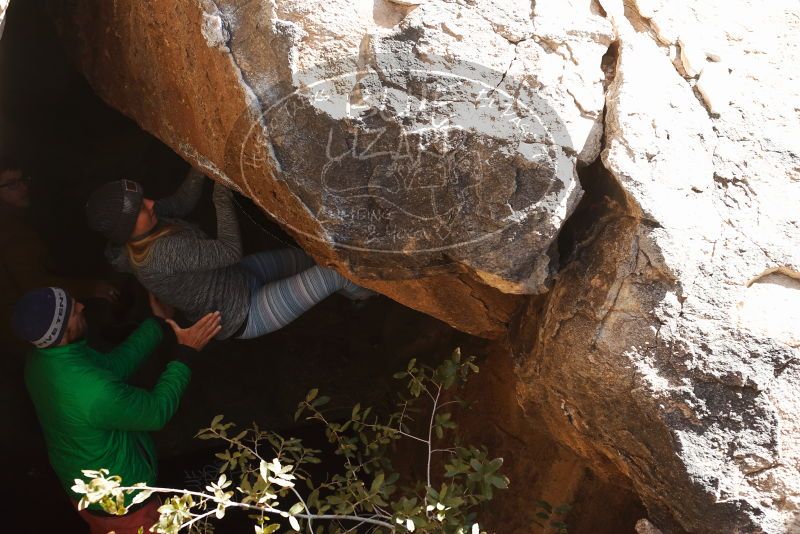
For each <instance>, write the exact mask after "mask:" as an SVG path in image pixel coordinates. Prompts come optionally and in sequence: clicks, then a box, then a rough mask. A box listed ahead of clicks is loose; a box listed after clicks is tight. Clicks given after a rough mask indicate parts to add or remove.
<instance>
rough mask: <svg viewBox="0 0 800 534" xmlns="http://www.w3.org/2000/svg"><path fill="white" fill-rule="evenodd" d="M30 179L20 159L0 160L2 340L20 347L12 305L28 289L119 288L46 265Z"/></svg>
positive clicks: (77, 291)
mask: <svg viewBox="0 0 800 534" xmlns="http://www.w3.org/2000/svg"><path fill="white" fill-rule="evenodd" d="M29 184H30V179H29V178H28V176H27V175H25V174H24V173H23V172H22V169H21V168H20V167H19V165H17V163H16V162H15V161H13V160H10V159H4V160H0V304H1V305H2V309H1V310H0V323H2V326H0V338H1V339H0V342H3V345H4V346H6V347H14V348H15V349H17V351H20V350H23V349H24V348H25V347H24V346H23V345H21V344H20V343H19V342H18V341H17V340H16V337H15V336H14V335H13V333H12V332H11V331H10V329H9V328H8V326H7V325H8V324H9V318H10V317H11V308H12V306H13V305H14V302H16V301H17V300H18V299H19V298H20V297H21V296H22V295H23V294H24V293H25V292H26V291H28V290H30V289H33V288H36V287H43V286H58V287H63V288H65V289H66V290H68V291H69V292H70V293H71V294H72V295H75V296H76V297H78V298H83V299H87V298H102V299H105V300H108V301H115V300H116V299H117V297H118V292H117V289H116V288H115V287H114V286H113V285H111V284H110V283H108V282H106V281H105V280H97V279H93V278H88V277H76V276H59V275H57V274H54V273H53V272H51V271H50V270H49V269H48V268H47V266H48V264H49V261H48V251H47V248H46V246H45V243H44V240H43V239H42V238H41V236H40V235H39V233H38V232H37V231H36V230H35V229H34V227H33V225H32V224H31V222H30V219H29V216H28V208H29V207H30V203H31V199H30V187H29Z"/></svg>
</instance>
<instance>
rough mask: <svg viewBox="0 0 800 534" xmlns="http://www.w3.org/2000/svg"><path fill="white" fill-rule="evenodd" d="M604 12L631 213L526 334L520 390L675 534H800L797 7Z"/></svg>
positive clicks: (610, 144) (614, 218) (611, 93)
mask: <svg viewBox="0 0 800 534" xmlns="http://www.w3.org/2000/svg"><path fill="white" fill-rule="evenodd" d="M603 5H604V7H605V8H606V11H607V13H608V15H609V19H610V20H612V22H613V23H614V26H615V29H616V32H617V36H618V39H619V58H618V61H617V65H616V75H615V77H614V79H613V82H612V83H611V85H610V87H609V89H608V93H607V95H606V104H607V113H606V123H605V135H606V145H605V148H604V150H603V153H602V163H603V165H604V166H605V168H606V169H607V171H608V173H610V174H609V175H608V177H607V179H608V181H609V182H611V183H613V184H616V186H618V188H619V191H620V194H619V196H618V200H619V202H618V204H617V205H616V206H613V207H610V208H609V209H608V210H607V212H606V214H605V215H604V216H603V217H602V218H600V220H598V221H597V222H596V223H595V224H594V228H593V232H594V235H593V236H592V238H591V239H590V240H588V241H586V242H584V243H581V244H580V245H579V246H578V248H577V251H576V253H575V255H574V257H573V259H572V260H571V261H569V262H567V263H566V266H565V268H564V269H563V270H562V272H561V276H560V277H559V280H558V282H557V284H556V286H555V288H554V289H553V290H552V291H551V292H550V294H549V295H548V297H547V303H546V305H545V311H544V313H543V316H542V317H537V318H536V321H538V322H537V323H536V324H530V325H529V328H531V329H534V328H535V329H536V333H535V334H528V335H527V336H521V338H520V342H521V343H522V344H523V347H524V348H526V349H527V352H528V354H529V355H528V356H526V357H525V358H524V359H523V360H522V361H521V363H520V369H519V371H520V374H521V382H520V384H519V386H518V391H519V392H520V394H521V396H523V397H526V398H528V399H529V400H530V403H531V405H532V406H536V409H537V411H541V412H543V413H545V414H548V416H549V417H551V418H552V419H551V421H550V425H549V426H550V428H551V430H553V431H554V432H556V433H558V434H559V435H560V436H561V440H562V441H564V442H567V443H570V444H572V446H573V448H575V449H576V450H579V451H582V452H583V453H584V454H586V455H593V454H598V453H599V455H601V456H603V457H604V458H607V459H612V460H613V461H614V462H616V464H617V465H618V466H619V467H620V469H622V470H623V471H624V472H625V473H626V474H628V476H630V477H631V479H632V480H633V482H634V485H635V486H636V489H637V492H638V493H639V495H640V496H642V498H643V499H644V501H645V502H646V503H647V506H648V508H649V511H650V514H651V516H652V519H653V521H654V522H655V523H656V524H658V526H660V527H661V528H662V529H664V530H669V529H676V528H678V525H680V527H682V528H685V529H686V530H689V531H692V532H755V531H762V530H763V531H766V532H792V531H795V530H797V528H798V527H799V526H800V525H798V523H797V519H796V516H797V513H798V510H797V506H798V497H800V493H799V491H800V477H799V476H798V475H799V473H798V464H797V460H796V458H797V454H798V447H797V446H798V442H797V436H798V434H797V430H798V427H797V424H798V419H797V413H798V411H797V400H796V395H794V394H792V393H789V392H790V391H793V390H796V388H797V385H798V379H800V376H798V367H797V363H798V362H797V358H798V350H797V349H798V343H797V334H796V326H795V327H794V328H792V327H789V326H788V323H791V322H793V321H794V324H795V325H796V324H797V323H796V317H797V309H798V304H800V300H798V299H800V292H798V290H797V289H798V271H799V270H800V247H799V246H798V244H799V243H800V231H799V229H798V211H797V206H800V182H798V154H800V151H799V150H798V148H800V146H798V144H797V143H798V139H800V137H798V136H797V133H798V132H797V118H798V110H797V109H796V106H794V108H793V109H791V110H789V109H784V107H785V103H788V102H797V101H798V96H799V95H800V92H798V89H799V88H798V67H797V65H798V59H800V58H798V52H797V48H796V47H794V48H792V47H791V43H792V42H796V34H797V30H798V27H797V14H796V13H797V12H796V10H797V6H796V5H795V6H794V7H793V9H794V10H795V15H793V16H792V17H788V16H787V15H786V13H785V12H784V11H783V8H782V7H779V6H777V5H775V6H772V5H771V6H770V7H769V9H762V7H763V6H762V5H760V4H755V3H753V4H749V3H743V2H737V3H734V4H730V3H724V4H723V3H719V4H718V5H714V2H699V3H695V4H694V7H693V8H692V9H691V10H687V9H686V8H685V7H683V6H680V5H679V4H678V3H666V2H665V3H663V5H662V4H661V3H659V2H646V3H645V2H639V3H638V6H636V5H626V6H624V7H623V6H622V5H619V4H616V5H615V4H613V3H612V2H608V3H606V2H603ZM734 6H735V7H736V9H735V10H734V9H733V7H734ZM787 6H788V4H787ZM784 7H785V6H784ZM767 27H769V28H771V30H770V32H769V37H765V35H764V32H763V31H762V30H761V29H763V28H767ZM704 30H705V31H704ZM715 32H719V33H720V34H719V35H716V34H715ZM723 32H724V33H723ZM793 34H794V37H792V35H793ZM707 75H708V76H711V77H713V78H716V77H717V76H721V79H719V80H715V81H714V82H708V85H705V86H704V80H705V79H706V77H707ZM698 76H699V78H698ZM789 107H793V105H789ZM531 322H532V321H531ZM523 331H524V330H523ZM531 339H535V341H534V343H533V344H531V345H526V344H525V343H526V342H528V341H530V340H531ZM543 390H544V391H546V394H544V395H543V394H542V391H543ZM598 461H599V460H598Z"/></svg>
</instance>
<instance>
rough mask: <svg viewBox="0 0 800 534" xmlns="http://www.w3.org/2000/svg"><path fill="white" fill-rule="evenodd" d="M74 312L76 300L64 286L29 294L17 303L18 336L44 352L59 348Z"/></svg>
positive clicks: (14, 324)
mask: <svg viewBox="0 0 800 534" xmlns="http://www.w3.org/2000/svg"><path fill="white" fill-rule="evenodd" d="M71 313H72V297H71V296H70V295H69V293H67V292H66V291H64V290H63V289H61V288H60V287H42V288H39V289H34V290H32V291H28V292H27V293H25V295H23V297H22V298H21V299H19V300H18V301H17V303H16V304H14V311H13V314H12V316H11V325H12V327H13V328H14V333H15V334H16V335H17V336H18V337H20V338H21V339H24V340H25V341H28V342H30V343H33V344H34V345H36V346H37V347H39V348H40V349H44V348H47V347H52V346H54V345H58V344H59V343H60V342H61V339H62V338H63V337H64V332H66V330H67V324H68V323H69V316H70V314H71Z"/></svg>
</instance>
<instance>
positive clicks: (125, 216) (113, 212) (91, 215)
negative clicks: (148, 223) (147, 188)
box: [86, 180, 144, 245]
mask: <svg viewBox="0 0 800 534" xmlns="http://www.w3.org/2000/svg"><path fill="white" fill-rule="evenodd" d="M143 196H144V195H143V190H142V186H141V185H139V183H138V182H134V181H133V180H116V181H114V182H109V183H107V184H104V185H102V186H100V187H99V188H97V189H95V191H94V192H93V193H92V194H91V196H90V197H89V201H88V202H87V203H86V217H87V219H88V221H89V228H91V229H92V230H95V231H96V232H100V233H101V234H103V235H104V236H106V238H107V239H108V240H109V241H111V242H112V243H115V244H118V245H121V244H123V243H125V242H127V241H128V239H130V237H131V234H132V233H133V228H134V227H135V226H136V218H137V217H138V216H139V210H140V209H141V207H142V198H143Z"/></svg>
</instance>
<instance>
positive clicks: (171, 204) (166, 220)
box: [106, 172, 253, 339]
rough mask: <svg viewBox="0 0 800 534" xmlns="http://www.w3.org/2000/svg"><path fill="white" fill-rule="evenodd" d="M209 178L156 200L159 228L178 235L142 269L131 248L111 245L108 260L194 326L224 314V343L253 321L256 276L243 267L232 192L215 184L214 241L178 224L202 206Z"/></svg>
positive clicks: (166, 239)
mask: <svg viewBox="0 0 800 534" xmlns="http://www.w3.org/2000/svg"><path fill="white" fill-rule="evenodd" d="M204 181H205V177H204V176H203V175H200V174H198V173H194V172H193V173H190V174H189V176H187V178H186V180H184V182H183V184H181V187H180V188H179V189H178V191H177V192H176V193H175V194H174V195H172V196H170V197H167V198H164V199H161V200H158V201H156V203H155V207H154V210H155V213H156V215H157V216H158V219H159V223H158V224H159V225H165V224H171V225H174V226H176V227H177V229H176V231H174V232H173V233H171V234H168V235H166V236H163V237H160V238H158V239H157V240H156V241H155V242H154V243H153V244H152V245H151V247H150V251H149V254H148V256H147V258H146V259H145V260H144V262H143V263H142V264H141V265H138V266H137V265H134V264H133V263H132V262H131V261H130V258H129V257H128V251H127V249H126V247H125V246H124V245H123V246H114V245H109V247H108V248H107V249H106V256H107V257H108V259H109V261H110V262H111V264H112V265H113V266H114V268H115V269H117V270H118V271H122V272H130V273H133V274H134V275H135V276H136V279H137V280H139V282H140V283H141V284H142V285H143V286H144V287H145V288H146V289H147V290H148V291H150V292H151V293H153V294H154V295H155V296H156V297H158V299H159V300H161V301H162V302H164V303H166V304H169V305H170V306H173V307H175V308H176V309H178V310H180V311H181V312H183V313H184V315H185V316H186V318H187V319H188V320H190V321H192V322H194V321H197V320H198V319H200V318H201V317H203V316H204V315H205V314H207V313H209V312H213V311H219V312H220V314H221V315H222V330H221V331H220V333H219V334H218V335H217V338H218V339H226V338H228V337H230V336H231V335H232V334H233V333H235V332H236V330H237V329H238V328H239V327H240V326H241V325H242V323H243V322H244V321H245V319H246V318H247V313H248V311H249V309H250V289H249V287H250V282H251V279H252V278H253V275H252V274H251V273H250V272H249V271H248V270H247V269H245V268H244V267H242V266H241V265H239V260H241V258H242V242H241V237H240V235H239V222H238V221H237V219H236V213H235V212H234V208H233V203H232V193H231V191H230V190H229V189H227V188H226V187H225V186H223V185H220V184H219V183H215V184H214V194H213V200H214V206H215V208H216V211H217V238H216V239H210V238H209V237H208V236H206V235H205V234H204V233H203V232H202V231H201V230H200V229H199V228H197V227H196V226H194V225H192V224H189V223H187V222H185V221H182V220H180V219H178V217H185V216H186V215H188V214H189V212H191V211H192V210H193V209H194V207H195V205H196V204H197V201H198V199H199V198H200V194H201V193H202V190H203V182H204Z"/></svg>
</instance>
